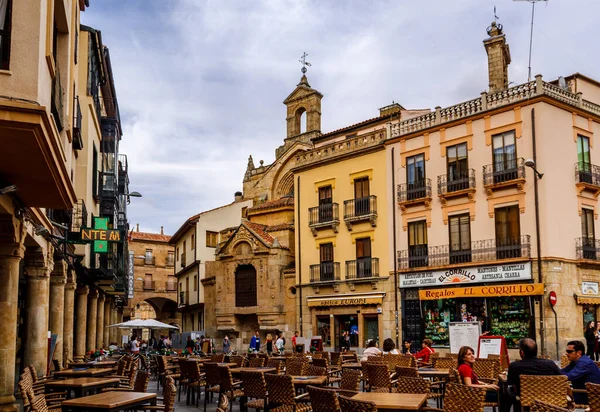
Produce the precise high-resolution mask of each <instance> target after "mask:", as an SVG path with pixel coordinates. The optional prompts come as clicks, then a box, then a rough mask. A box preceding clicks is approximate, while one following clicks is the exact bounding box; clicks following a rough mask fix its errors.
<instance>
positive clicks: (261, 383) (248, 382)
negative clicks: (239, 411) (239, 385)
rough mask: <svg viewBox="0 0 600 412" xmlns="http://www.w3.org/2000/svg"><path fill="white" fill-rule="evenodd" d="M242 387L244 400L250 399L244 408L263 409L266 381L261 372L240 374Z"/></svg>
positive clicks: (265, 396) (265, 401) (265, 398)
mask: <svg viewBox="0 0 600 412" xmlns="http://www.w3.org/2000/svg"><path fill="white" fill-rule="evenodd" d="M241 378H242V382H243V385H244V394H245V395H246V398H248V399H251V400H248V401H247V402H246V408H252V409H257V410H261V409H265V406H266V403H267V381H266V380H265V375H264V373H263V372H247V371H243V372H242V373H241Z"/></svg>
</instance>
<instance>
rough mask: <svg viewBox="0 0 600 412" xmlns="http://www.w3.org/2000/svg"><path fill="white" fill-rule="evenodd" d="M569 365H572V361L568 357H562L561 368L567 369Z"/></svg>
mask: <svg viewBox="0 0 600 412" xmlns="http://www.w3.org/2000/svg"><path fill="white" fill-rule="evenodd" d="M569 363H571V361H570V360H569V358H568V357H567V355H562V356H561V357H560V368H561V369H562V368H566V367H567V366H568V365H569Z"/></svg>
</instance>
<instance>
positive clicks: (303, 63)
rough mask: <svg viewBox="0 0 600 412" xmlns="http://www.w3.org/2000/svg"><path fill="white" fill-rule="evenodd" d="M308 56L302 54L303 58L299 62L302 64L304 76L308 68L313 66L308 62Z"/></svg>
mask: <svg viewBox="0 0 600 412" xmlns="http://www.w3.org/2000/svg"><path fill="white" fill-rule="evenodd" d="M307 56H308V54H306V52H304V53H302V58H301V59H300V60H298V61H299V62H300V63H302V70H301V71H302V74H306V70H307V69H306V66H308V67H310V66H311V64H310V63H309V62H307V61H306V57H307Z"/></svg>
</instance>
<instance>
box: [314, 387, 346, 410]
mask: <svg viewBox="0 0 600 412" xmlns="http://www.w3.org/2000/svg"><path fill="white" fill-rule="evenodd" d="M306 389H307V390H308V396H309V397H310V404H311V406H312V412H337V411H339V410H340V403H339V401H338V395H337V392H336V391H335V390H334V389H325V388H317V387H316V386H311V385H309V386H307V387H306Z"/></svg>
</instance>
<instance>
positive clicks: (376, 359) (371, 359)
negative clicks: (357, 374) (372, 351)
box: [367, 355, 384, 363]
mask: <svg viewBox="0 0 600 412" xmlns="http://www.w3.org/2000/svg"><path fill="white" fill-rule="evenodd" d="M367 362H370V363H383V362H384V361H383V356H379V355H371V356H367Z"/></svg>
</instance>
